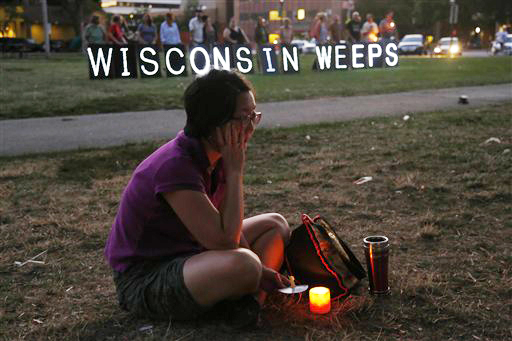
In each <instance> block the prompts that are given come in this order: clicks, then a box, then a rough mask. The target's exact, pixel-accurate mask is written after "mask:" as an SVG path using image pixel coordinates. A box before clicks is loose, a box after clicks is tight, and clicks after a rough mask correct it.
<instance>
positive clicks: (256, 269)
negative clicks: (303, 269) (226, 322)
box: [183, 213, 290, 307]
mask: <svg viewBox="0 0 512 341" xmlns="http://www.w3.org/2000/svg"><path fill="white" fill-rule="evenodd" d="M242 229H243V233H244V236H245V238H246V240H247V242H248V243H249V245H250V247H251V250H252V251H251V250H247V249H243V248H238V249H233V250H218V251H206V252H203V253H201V254H198V255H195V256H192V257H190V258H189V259H188V260H187V261H186V262H185V265H184V268H183V277H184V280H185V286H186V287H187V289H188V290H189V292H190V294H191V295H192V297H193V298H194V299H195V301H196V302H197V303H198V304H200V305H202V306H205V307H210V306H213V305H214V304H216V303H218V302H220V301H222V300H225V299H230V298H238V297H241V296H244V295H246V294H250V293H257V292H258V286H259V282H260V279H261V266H262V264H263V265H265V266H267V267H269V268H272V269H274V270H279V268H280V267H281V264H282V262H283V251H284V247H285V245H286V244H287V243H288V240H289V237H290V229H289V227H288V223H287V222H286V220H285V219H284V218H283V217H282V216H281V215H279V214H275V213H268V214H262V215H258V216H255V217H251V218H248V219H244V221H243V227H242ZM265 297H266V295H265V293H264V292H263V291H260V293H258V298H259V302H260V303H263V301H264V300H265Z"/></svg>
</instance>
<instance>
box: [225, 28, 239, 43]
mask: <svg viewBox="0 0 512 341" xmlns="http://www.w3.org/2000/svg"><path fill="white" fill-rule="evenodd" d="M229 34H230V31H229V29H228V28H227V27H226V28H225V29H224V33H223V34H222V36H223V37H224V40H227V41H229V42H230V43H233V44H234V43H236V41H234V40H233V39H231V37H230V36H229Z"/></svg>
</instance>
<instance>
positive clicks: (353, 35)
mask: <svg viewBox="0 0 512 341" xmlns="http://www.w3.org/2000/svg"><path fill="white" fill-rule="evenodd" d="M346 27H347V32H348V37H347V40H349V41H350V42H351V43H357V42H358V41H360V40H361V16H360V15H359V12H357V11H355V12H354V13H352V19H350V20H349V21H348V22H347V23H346Z"/></svg>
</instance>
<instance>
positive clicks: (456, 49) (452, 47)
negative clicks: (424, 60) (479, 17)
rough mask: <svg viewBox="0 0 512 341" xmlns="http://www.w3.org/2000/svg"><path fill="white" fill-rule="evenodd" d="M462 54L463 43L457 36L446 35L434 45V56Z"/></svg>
mask: <svg viewBox="0 0 512 341" xmlns="http://www.w3.org/2000/svg"><path fill="white" fill-rule="evenodd" d="M440 55H446V56H461V55H462V45H461V44H460V42H459V39H458V38H457V37H444V38H441V39H440V40H439V42H438V43H437V46H436V47H434V56H440Z"/></svg>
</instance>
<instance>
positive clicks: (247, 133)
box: [244, 120, 256, 149]
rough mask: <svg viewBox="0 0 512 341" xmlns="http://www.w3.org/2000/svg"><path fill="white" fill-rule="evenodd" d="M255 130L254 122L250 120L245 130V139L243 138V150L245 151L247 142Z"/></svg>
mask: <svg viewBox="0 0 512 341" xmlns="http://www.w3.org/2000/svg"><path fill="white" fill-rule="evenodd" d="M255 128H256V126H255V124H254V122H253V121H252V120H251V121H250V122H249V125H248V126H247V128H244V129H245V137H244V148H245V149H247V142H248V141H249V140H250V139H251V137H252V134H253V133H254V129H255Z"/></svg>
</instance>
